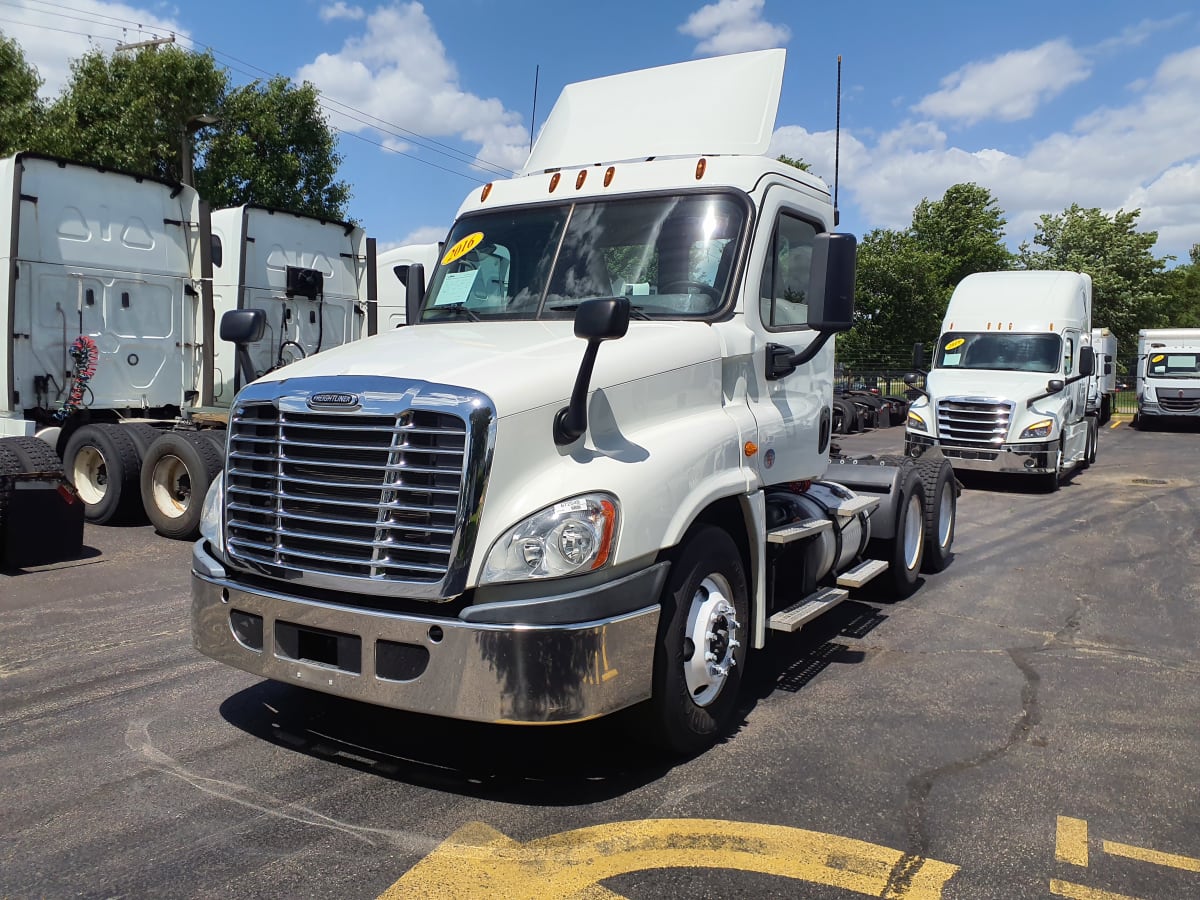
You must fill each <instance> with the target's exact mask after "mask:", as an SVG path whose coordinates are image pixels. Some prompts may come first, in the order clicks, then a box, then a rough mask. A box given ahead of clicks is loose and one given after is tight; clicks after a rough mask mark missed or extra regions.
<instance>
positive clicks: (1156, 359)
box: [1150, 353, 1166, 362]
mask: <svg viewBox="0 0 1200 900" xmlns="http://www.w3.org/2000/svg"><path fill="white" fill-rule="evenodd" d="M1164 359H1166V357H1165V356H1164V355H1163V354H1161V353H1160V354H1158V355H1157V356H1154V357H1151V359H1150V362H1162V361H1163V360H1164Z"/></svg>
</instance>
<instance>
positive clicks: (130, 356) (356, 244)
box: [0, 153, 373, 537]
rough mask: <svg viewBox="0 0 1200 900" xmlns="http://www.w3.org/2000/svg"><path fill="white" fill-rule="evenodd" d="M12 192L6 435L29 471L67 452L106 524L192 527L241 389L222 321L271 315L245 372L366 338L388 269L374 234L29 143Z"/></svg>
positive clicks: (0, 352)
mask: <svg viewBox="0 0 1200 900" xmlns="http://www.w3.org/2000/svg"><path fill="white" fill-rule="evenodd" d="M0 185H3V186H4V189H3V190H2V191H0V222H3V224H2V225H0V229H2V230H4V231H6V232H7V234H6V236H5V237H0V253H2V254H3V260H2V262H3V266H4V268H3V271H4V272H5V276H4V277H3V278H0V319H2V320H3V321H4V322H6V323H7V325H8V335H7V337H6V338H5V339H3V340H2V341H0V389H2V390H0V435H5V436H6V437H5V438H4V439H3V440H2V441H0V446H2V447H3V449H4V451H5V453H6V454H14V455H16V456H17V457H19V459H20V460H21V464H22V465H23V467H24V468H25V469H26V470H29V471H34V470H38V469H46V468H49V467H51V466H56V465H59V462H58V460H59V459H61V460H62V462H61V465H62V468H63V469H64V471H65V473H66V475H67V477H68V479H69V480H70V481H71V482H72V483H73V484H74V485H75V487H76V489H77V490H78V492H79V494H80V496H81V498H82V499H83V500H84V501H85V504H86V512H87V518H88V519H89V520H90V521H92V522H96V523H105V522H111V521H119V520H121V519H124V518H130V517H136V516H138V515H140V514H141V513H142V512H143V511H144V513H145V514H146V515H148V516H149V517H150V520H151V521H152V522H153V523H154V525H155V526H156V527H157V528H158V529H159V530H160V531H161V532H162V533H164V534H167V535H169V536H173V537H192V536H194V535H195V533H196V527H197V525H198V523H199V514H200V509H199V506H200V501H201V499H202V498H203V495H204V491H205V490H206V489H207V487H208V484H209V483H210V481H211V478H212V475H213V474H215V472H216V471H217V470H219V468H220V466H221V464H222V452H221V451H222V450H223V448H224V425H225V419H226V418H227V412H228V405H229V402H230V401H231V399H232V397H233V394H234V392H235V385H234V383H233V382H234V380H235V378H236V376H235V374H234V370H235V364H234V357H235V354H234V348H233V345H232V344H225V343H224V342H222V341H218V340H217V339H216V334H215V332H216V322H217V320H218V318H219V316H220V315H221V314H222V313H223V312H224V311H226V310H235V309H239V308H243V307H248V308H254V307H258V308H268V309H270V311H271V315H272V318H271V321H270V324H271V326H272V328H273V329H274V330H273V332H272V334H271V338H270V340H269V341H261V340H260V341H257V342H254V343H251V344H249V345H248V346H247V353H246V365H245V366H243V371H244V373H245V376H246V378H245V380H246V381H250V380H253V378H254V377H257V376H258V375H260V374H262V373H263V372H266V371H268V370H269V369H270V368H272V367H273V366H274V365H278V364H280V363H281V362H285V361H287V359H288V358H290V356H291V355H294V356H304V355H306V354H311V353H315V352H317V351H318V350H320V349H322V348H323V347H327V346H332V345H334V344H341V343H344V342H345V341H347V340H351V339H353V338H355V337H358V336H359V335H360V334H361V332H362V328H363V320H364V318H365V316H366V306H367V303H366V295H367V273H368V272H371V273H372V274H373V268H372V265H371V264H372V262H373V261H372V260H370V259H368V256H369V252H368V249H367V247H366V243H367V242H366V240H365V239H364V237H363V235H362V232H361V229H358V228H354V227H351V226H348V225H346V224H344V223H328V222H320V221H318V220H315V219H309V218H307V217H297V216H292V215H290V214H287V213H272V212H270V211H268V210H260V209H245V208H238V209H233V210H227V211H218V212H216V213H213V214H212V215H211V217H210V215H209V212H208V210H207V207H206V205H205V204H204V203H203V202H202V201H201V200H200V198H199V196H198V195H197V193H196V191H195V190H194V189H192V188H191V187H187V186H184V185H180V184H176V183H172V182H166V181H159V180H156V179H153V178H148V177H144V176H135V175H128V174H124V173H121V172H114V171H112V170H107V169H101V168H97V167H94V166H88V165H83V164H79V163H73V162H68V161H64V160H57V159H51V158H47V157H42V156H37V155H34V154H28V153H26V154H20V155H18V156H15V157H9V158H7V159H4V160H0ZM211 220H215V222H216V223H217V224H216V228H217V230H216V231H215V232H214V230H213V228H214V226H213V222H212V221H211ZM214 235H215V238H214ZM214 251H215V258H214V255H213V254H214ZM214 263H216V269H215V271H216V272H218V273H220V274H219V275H218V277H217V278H215V279H214V278H213V271H214V269H213V264H214ZM193 497H194V498H195V502H193V500H192V498H193Z"/></svg>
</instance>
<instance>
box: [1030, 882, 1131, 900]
mask: <svg viewBox="0 0 1200 900" xmlns="http://www.w3.org/2000/svg"><path fill="white" fill-rule="evenodd" d="M1050 893H1052V894H1057V895H1058V896H1060V897H1069V898H1070V900H1138V898H1137V897H1130V896H1129V895H1128V894H1114V893H1113V892H1112V891H1102V890H1100V889H1099V888H1090V887H1086V886H1084V885H1082V884H1072V883H1071V882H1070V881H1061V880H1060V879H1058V878H1051V879H1050Z"/></svg>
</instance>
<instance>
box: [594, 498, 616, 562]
mask: <svg viewBox="0 0 1200 900" xmlns="http://www.w3.org/2000/svg"><path fill="white" fill-rule="evenodd" d="M600 508H601V509H602V510H603V511H604V531H603V532H602V534H601V536H600V549H599V550H598V551H597V552H596V561H595V562H594V563H592V568H593V569H598V568H600V567H601V566H602V565H604V564H605V563H606V562H608V557H609V555H610V554H611V553H612V544H613V535H614V534H615V533H616V530H617V508H616V507H615V506H613V504H612V502H611V501H609V500H601V501H600Z"/></svg>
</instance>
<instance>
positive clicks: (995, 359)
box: [904, 271, 1098, 490]
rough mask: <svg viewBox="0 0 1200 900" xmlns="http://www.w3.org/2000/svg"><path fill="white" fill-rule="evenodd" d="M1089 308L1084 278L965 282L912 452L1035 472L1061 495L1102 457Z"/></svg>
mask: <svg viewBox="0 0 1200 900" xmlns="http://www.w3.org/2000/svg"><path fill="white" fill-rule="evenodd" d="M1091 309H1092V279H1091V277H1090V276H1089V275H1085V274H1080V273H1078V272H1053V271H1017V272H979V273H976V274H974V275H968V276H967V277H966V278H964V279H963V280H962V281H961V282H960V283H959V285H958V287H956V288H955V289H954V294H953V295H952V296H951V297H950V303H949V305H948V306H947V308H946V316H945V318H944V319H943V321H942V334H941V337H940V338H939V339H938V343H937V349H936V351H935V353H934V357H933V360H932V368H931V369H930V370H929V372H928V374H927V377H926V385H925V390H924V391H922V392H921V396H920V397H918V398H917V399H916V400H915V401H914V402H913V404H912V406H911V407H910V409H909V415H908V422H907V424H906V426H905V429H906V430H905V435H904V442H905V450H906V452H907V453H909V454H913V453H919V452H920V451H921V450H923V449H925V448H928V447H938V448H939V449H940V450H941V451H942V453H943V454H944V455H945V456H946V458H947V459H949V460H950V462H951V464H952V465H953V466H954V467H955V469H968V470H981V471H987V472H1017V473H1023V474H1027V475H1036V476H1039V477H1041V478H1042V479H1043V480H1044V482H1045V485H1046V487H1047V488H1048V489H1050V490H1057V489H1058V486H1059V480H1060V478H1061V477H1062V476H1063V475H1064V474H1065V473H1067V472H1069V471H1070V470H1071V469H1074V468H1076V467H1079V466H1087V465H1088V464H1089V463H1091V462H1092V461H1093V460H1094V459H1095V457H1096V438H1097V435H1098V427H1097V419H1096V416H1094V415H1088V404H1087V391H1088V380H1089V379H1090V377H1091V375H1092V373H1093V369H1094V357H1093V354H1092V349H1091V347H1090V346H1089V344H1090V340H1091V330H1092V324H1091V318H1092V316H1091ZM916 356H917V359H916V360H915V364H916V367H917V368H918V369H919V368H921V366H922V365H923V357H924V352H923V349H921V348H918V349H917V352H916Z"/></svg>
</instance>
